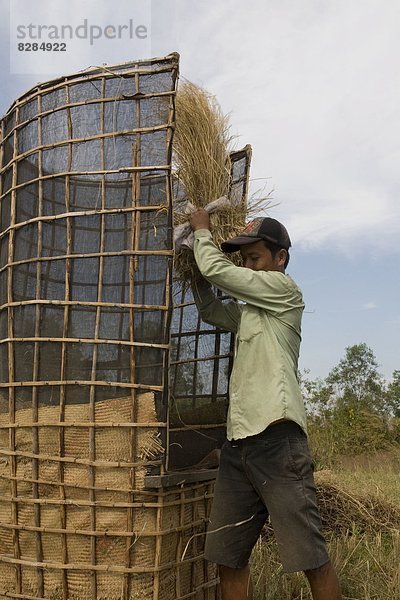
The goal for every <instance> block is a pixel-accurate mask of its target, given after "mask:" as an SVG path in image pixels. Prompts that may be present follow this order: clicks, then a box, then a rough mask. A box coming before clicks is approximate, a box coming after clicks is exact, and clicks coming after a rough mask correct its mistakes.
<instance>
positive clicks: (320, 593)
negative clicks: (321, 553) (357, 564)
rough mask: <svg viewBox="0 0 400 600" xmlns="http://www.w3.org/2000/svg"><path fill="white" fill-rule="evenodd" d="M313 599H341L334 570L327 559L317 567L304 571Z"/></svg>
mask: <svg viewBox="0 0 400 600" xmlns="http://www.w3.org/2000/svg"><path fill="white" fill-rule="evenodd" d="M304 573H305V575H306V577H307V579H308V581H309V584H310V587H311V592H312V597H313V598H314V600H341V598H342V594H341V592H340V587H339V581H338V578H337V575H336V571H335V569H334V568H333V566H332V563H331V562H330V561H329V562H327V563H325V564H324V565H322V567H319V568H318V569H311V570H310V571H304Z"/></svg>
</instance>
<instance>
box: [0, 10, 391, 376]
mask: <svg viewBox="0 0 400 600" xmlns="http://www.w3.org/2000/svg"><path fill="white" fill-rule="evenodd" d="M0 10H1V19H0V34H1V38H0V52H1V56H3V57H4V58H3V61H4V64H3V69H2V73H1V75H0V83H1V92H2V93H1V97H0V112H1V114H4V113H5V112H6V111H7V109H8V107H9V106H10V105H11V103H12V102H13V100H14V99H15V98H17V97H18V96H19V95H21V94H22V93H23V92H25V91H27V90H28V89H29V88H30V87H32V86H33V85H35V84H36V83H37V82H39V81H45V80H48V79H51V78H53V77H56V76H59V75H63V74H69V73H72V72H75V71H78V70H83V69H85V68H87V67H89V66H92V65H100V64H105V63H107V64H115V63H118V62H124V61H130V60H134V59H139V58H149V57H151V56H163V55H165V54H169V53H170V52H173V51H177V52H179V53H180V56H181V61H180V71H181V76H182V77H185V78H187V79H189V80H191V81H193V82H194V83H196V84H199V85H201V86H203V87H204V88H206V89H207V90H208V91H209V92H210V93H212V94H214V95H215V96H216V97H217V99H218V101H219V103H220V105H221V108H222V110H223V112H224V113H225V114H229V116H230V122H231V127H232V133H233V134H234V135H235V136H236V141H235V143H236V146H237V147H242V146H244V145H245V144H247V143H249V144H251V145H252V147H253V160H252V168H251V186H250V190H251V194H252V195H253V194H256V195H257V194H259V195H265V194H267V193H269V194H270V195H271V198H272V203H273V205H274V207H273V208H271V209H270V211H269V214H270V216H273V217H275V218H277V219H279V220H280V221H282V222H283V223H284V224H285V225H286V227H287V229H288V230H289V233H290V236H291V239H292V244H293V248H292V251H291V261H290V264H289V268H288V273H289V274H290V275H291V276H292V277H293V278H294V279H295V280H296V282H297V283H298V284H299V286H300V287H301V288H302V290H303V293H304V298H305V302H306V312H305V314H304V319H303V343H302V351H301V358H300V368H301V370H304V369H307V370H309V376H310V377H326V376H327V374H328V373H329V371H330V370H331V369H332V368H333V367H334V366H335V365H336V364H337V363H338V362H339V360H340V359H341V358H342V357H343V356H344V353H345V348H346V347H348V346H351V345H353V344H358V343H361V342H365V343H367V344H368V345H369V346H370V347H371V348H372V350H373V351H374V353H375V356H376V359H377V362H378V364H379V366H380V371H381V373H382V374H383V375H384V376H385V377H386V378H387V379H388V380H389V379H390V378H391V374H392V372H393V371H394V370H395V369H400V352H399V349H398V343H397V341H398V338H399V336H400V302H399V297H400V276H399V275H400V269H399V266H398V264H399V260H400V247H399V244H398V240H399V237H400V201H399V194H400V178H399V175H398V172H399V169H398V163H399V159H400V145H399V140H400V69H399V68H398V57H399V55H400V36H399V34H398V32H399V31H400V4H399V3H398V1H397V0H385V2H382V0H362V1H361V0H301V1H299V0H247V2H243V1H242V0H241V1H238V0H225V1H220V2H215V0H212V1H211V0H153V1H150V0H137V1H136V2H133V1H132V0H119V2H110V1H109V0H102V1H101V0H95V1H93V0H86V1H85V2H81V1H80V0H68V2H66V1H65V0H63V1H61V0H51V2H50V1H49V0H36V1H35V2H32V1H31V0H11V1H10V2H9V1H7V0H0ZM85 19H87V24H88V27H90V26H94V27H98V28H105V27H106V26H107V25H112V26H115V27H116V28H117V27H118V25H120V24H127V23H129V21H131V22H132V23H133V25H134V26H136V25H144V26H145V27H146V37H144V34H143V32H144V30H143V29H141V30H140V31H141V37H138V36H136V37H135V38H134V39H129V40H127V39H122V34H121V39H110V38H106V37H105V36H104V35H102V37H101V38H98V39H93V40H92V43H90V39H74V40H66V43H67V49H66V52H64V53H62V54H61V53H58V54H56V53H55V52H39V53H36V55H35V56H33V55H32V53H31V55H29V56H28V53H27V52H25V51H18V50H17V43H18V42H19V43H21V41H23V42H26V41H27V37H25V38H23V40H21V39H17V30H16V28H17V26H18V25H19V26H21V25H23V26H25V27H26V26H27V25H28V24H29V23H36V24H39V23H40V24H47V25H50V24H54V23H57V24H65V25H68V24H70V25H71V26H74V27H76V26H78V25H79V24H82V23H83V22H84V20H85ZM20 31H21V30H20ZM24 31H25V34H26V31H27V30H24ZM93 31H94V34H95V35H97V33H96V32H97V31H98V29H97V30H95V29H94V30H93ZM121 31H122V30H121ZM126 31H127V30H125V32H126ZM28 41H31V42H32V41H34V40H28ZM52 41H54V40H52Z"/></svg>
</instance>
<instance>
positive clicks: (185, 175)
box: [173, 81, 258, 282]
mask: <svg viewBox="0 0 400 600" xmlns="http://www.w3.org/2000/svg"><path fill="white" fill-rule="evenodd" d="M232 141H233V137H232V136H231V133H230V125H229V120H228V117H227V116H225V115H223V113H222V111H221V107H220V106H219V104H218V102H217V100H216V98H215V97H214V96H211V95H210V94H209V93H207V92H206V91H205V90H203V89H202V88H200V87H198V86H197V85H195V84H193V83H191V82H189V81H185V82H183V83H182V84H181V85H180V87H179V90H178V93H177V97H176V130H175V137H174V145H173V166H174V174H175V177H176V178H177V180H178V184H179V187H180V188H183V189H184V199H186V200H190V202H191V203H192V204H193V205H194V206H196V207H198V208H201V207H204V206H206V205H207V204H208V203H209V202H211V201H212V200H215V199H216V198H220V197H221V196H227V197H229V191H230V185H231V161H230V157H229V154H230V152H231V151H232V150H233V146H232ZM182 204H184V203H182V199H181V198H180V199H179V200H178V201H177V202H176V203H175V213H174V223H175V225H178V224H180V223H182V222H185V221H187V218H188V217H187V214H185V213H184V212H182V209H181V208H180V207H182ZM257 208H258V206H257V203H255V204H253V206H252V207H251V209H249V208H248V206H247V202H246V199H243V200H242V201H241V202H240V203H237V202H235V203H232V206H230V207H228V208H226V209H223V210H221V211H219V212H218V213H214V214H212V215H211V217H210V230H211V233H212V236H213V240H214V242H215V243H216V245H217V246H218V247H219V246H220V244H221V242H223V241H224V240H227V239H229V238H231V237H234V236H235V235H237V234H238V233H239V232H240V231H242V230H243V228H244V226H245V223H246V220H247V219H248V217H249V212H251V211H255V210H256V209H257ZM234 262H236V264H240V257H234ZM194 270H195V261H194V257H193V253H192V252H190V251H188V250H185V249H182V250H181V251H180V252H177V253H176V256H175V271H176V273H177V274H178V276H179V277H180V279H182V280H183V281H186V282H187V281H188V280H190V277H191V275H192V273H193V271H194Z"/></svg>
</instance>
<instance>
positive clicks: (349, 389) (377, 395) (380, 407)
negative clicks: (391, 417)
mask: <svg viewBox="0 0 400 600" xmlns="http://www.w3.org/2000/svg"><path fill="white" fill-rule="evenodd" d="M326 383H327V384H328V385H330V386H332V389H333V391H334V393H335V396H336V401H337V404H338V406H343V407H351V406H352V407H353V408H355V409H357V410H367V411H371V412H374V413H379V414H385V413H386V410H387V406H386V398H385V390H384V382H383V378H382V376H381V375H380V373H379V371H378V363H377V361H376V358H375V355H374V353H373V351H372V350H371V348H369V347H368V346H367V344H365V343H362V344H356V345H354V346H349V347H347V348H346V355H345V357H344V358H342V360H341V361H340V362H339V364H338V365H337V366H336V367H334V368H333V369H332V371H331V372H330V373H329V375H328V377H327V379H326Z"/></svg>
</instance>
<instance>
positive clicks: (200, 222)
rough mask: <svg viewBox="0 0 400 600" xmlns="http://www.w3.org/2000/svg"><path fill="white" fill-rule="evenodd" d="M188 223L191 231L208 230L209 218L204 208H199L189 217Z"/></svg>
mask: <svg viewBox="0 0 400 600" xmlns="http://www.w3.org/2000/svg"><path fill="white" fill-rule="evenodd" d="M189 223H190V226H191V228H192V229H193V231H196V230H197V229H210V216H209V214H208V212H207V211H206V210H204V208H199V209H198V210H196V211H195V212H193V213H192V214H191V215H190V219H189Z"/></svg>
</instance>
